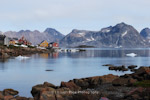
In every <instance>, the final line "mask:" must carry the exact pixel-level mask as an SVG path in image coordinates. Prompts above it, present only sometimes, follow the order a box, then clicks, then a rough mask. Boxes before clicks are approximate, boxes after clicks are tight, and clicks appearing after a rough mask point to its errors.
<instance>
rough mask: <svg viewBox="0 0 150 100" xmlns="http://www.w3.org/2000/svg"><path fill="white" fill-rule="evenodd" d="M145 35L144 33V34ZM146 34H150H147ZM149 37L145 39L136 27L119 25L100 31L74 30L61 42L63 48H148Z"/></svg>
mask: <svg viewBox="0 0 150 100" xmlns="http://www.w3.org/2000/svg"><path fill="white" fill-rule="evenodd" d="M143 33H144V32H143ZM145 34H150V33H148V32H145ZM147 37H148V35H146V36H145V37H144V36H143V35H142V33H141V34H140V33H139V32H138V31H137V30H136V29H135V28H134V27H132V26H131V25H127V24H125V23H119V24H117V25H115V26H110V27H106V28H103V29H101V30H100V31H86V30H76V29H74V30H73V31H72V32H71V33H69V34H68V35H66V36H65V37H64V38H63V39H62V40H61V41H60V43H61V45H62V46H66V47H75V46H79V45H88V46H95V47H148V46H149V43H148V41H147V39H146V38H147Z"/></svg>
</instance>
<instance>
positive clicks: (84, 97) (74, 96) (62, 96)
mask: <svg viewBox="0 0 150 100" xmlns="http://www.w3.org/2000/svg"><path fill="white" fill-rule="evenodd" d="M116 78H118V76H115V75H111V74H110V75H104V76H97V77H89V78H82V79H74V80H70V81H69V82H61V86H60V87H54V86H53V85H46V84H40V85H36V86H34V87H32V91H31V93H32V95H33V97H34V99H35V100H98V99H99V98H100V96H101V93H100V92H98V91H96V90H94V91H93V90H92V89H93V88H97V87H98V86H99V85H101V84H108V83H111V82H112V81H113V80H114V79H116ZM47 84H48V83H47ZM89 88H91V89H89Z"/></svg>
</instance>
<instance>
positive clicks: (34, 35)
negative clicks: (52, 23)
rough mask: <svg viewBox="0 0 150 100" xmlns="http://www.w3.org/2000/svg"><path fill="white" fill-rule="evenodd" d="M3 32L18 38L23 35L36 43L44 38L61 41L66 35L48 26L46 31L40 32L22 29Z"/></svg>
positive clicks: (50, 40)
mask: <svg viewBox="0 0 150 100" xmlns="http://www.w3.org/2000/svg"><path fill="white" fill-rule="evenodd" d="M3 34H5V35H6V36H8V37H17V38H21V37H22V36H24V37H25V38H26V39H27V40H28V41H30V42H31V43H32V44H34V45H36V44H39V43H40V42H41V41H43V40H47V41H48V42H54V41H55V42H59V41H60V40H61V39H62V38H63V37H64V35H63V34H61V33H60V32H58V31H57V30H55V29H53V28H47V29H46V30H45V31H44V32H39V31H38V30H35V31H30V30H21V31H19V32H15V31H8V32H4V33H3Z"/></svg>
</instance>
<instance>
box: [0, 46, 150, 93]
mask: <svg viewBox="0 0 150 100" xmlns="http://www.w3.org/2000/svg"><path fill="white" fill-rule="evenodd" d="M128 53H136V54H137V56H136V57H127V56H126V54H128ZM104 64H114V65H133V64H134V65H138V66H149V65H150V49H87V51H85V52H75V53H71V52H67V53H64V52H62V53H58V52H55V53H50V54H35V55H31V56H30V59H26V60H24V61H19V60H17V59H14V58H11V59H8V60H6V62H5V61H3V60H1V61H0V90H3V89H5V88H13V89H16V90H18V91H19V92H20V95H22V96H31V94H30V91H31V88H32V86H34V85H36V84H41V83H43V82H44V81H48V82H50V83H53V84H55V85H60V82H61V81H68V80H70V79H74V78H82V77H90V76H97V75H105V74H116V75H121V74H124V73H130V72H115V71H109V70H108V67H104V66H102V65H104ZM47 69H50V70H54V71H50V72H46V71H45V70H47Z"/></svg>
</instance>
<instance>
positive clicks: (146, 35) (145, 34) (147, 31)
mask: <svg viewBox="0 0 150 100" xmlns="http://www.w3.org/2000/svg"><path fill="white" fill-rule="evenodd" d="M140 34H141V36H143V37H144V38H150V29H149V28H144V29H143V30H142V31H141V32H140Z"/></svg>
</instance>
